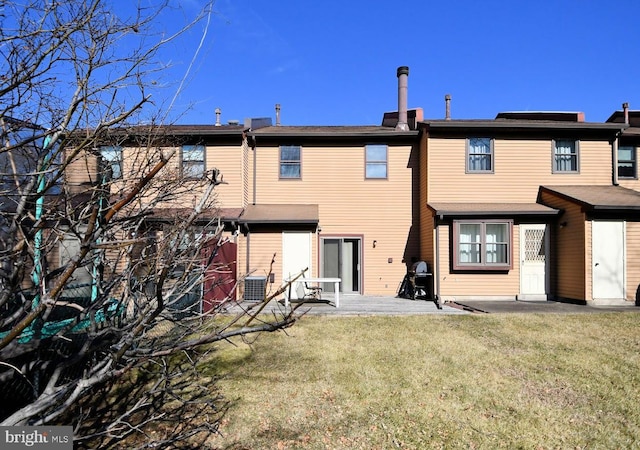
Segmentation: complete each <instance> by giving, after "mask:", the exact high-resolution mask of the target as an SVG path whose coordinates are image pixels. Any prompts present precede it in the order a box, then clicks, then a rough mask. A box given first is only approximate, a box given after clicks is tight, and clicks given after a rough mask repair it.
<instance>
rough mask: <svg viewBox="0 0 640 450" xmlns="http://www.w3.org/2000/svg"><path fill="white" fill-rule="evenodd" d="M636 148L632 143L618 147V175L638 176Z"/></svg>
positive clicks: (624, 176)
mask: <svg viewBox="0 0 640 450" xmlns="http://www.w3.org/2000/svg"><path fill="white" fill-rule="evenodd" d="M636 154H637V153H636V148H635V147H632V146H630V145H621V146H620V147H618V177H619V178H637V177H638V170H637V160H636Z"/></svg>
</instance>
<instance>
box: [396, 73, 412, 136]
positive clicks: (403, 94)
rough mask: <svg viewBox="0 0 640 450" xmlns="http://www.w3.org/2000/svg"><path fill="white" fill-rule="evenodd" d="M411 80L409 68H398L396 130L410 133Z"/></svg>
mask: <svg viewBox="0 0 640 450" xmlns="http://www.w3.org/2000/svg"><path fill="white" fill-rule="evenodd" d="M408 78H409V68H408V67H407V66H400V67H398V123H397V125H396V130H399V131H409V124H408V122H407V90H408V88H407V84H408V83H407V79H408Z"/></svg>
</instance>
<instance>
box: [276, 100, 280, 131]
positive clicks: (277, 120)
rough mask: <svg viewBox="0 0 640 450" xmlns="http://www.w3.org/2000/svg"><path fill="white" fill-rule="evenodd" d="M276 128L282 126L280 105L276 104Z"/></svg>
mask: <svg viewBox="0 0 640 450" xmlns="http://www.w3.org/2000/svg"><path fill="white" fill-rule="evenodd" d="M276 126H277V127H279V126H280V103H276Z"/></svg>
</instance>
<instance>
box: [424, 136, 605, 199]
mask: <svg viewBox="0 0 640 450" xmlns="http://www.w3.org/2000/svg"><path fill="white" fill-rule="evenodd" d="M428 145H429V149H428V150H429V166H428V171H429V181H428V182H429V185H428V192H429V202H438V201H447V202H512V203H519V202H522V203H524V202H535V199H536V196H537V193H538V187H539V186H541V185H587V184H593V185H608V184H611V172H610V170H603V167H604V168H606V167H611V145H610V144H609V143H608V142H605V141H580V163H579V164H580V172H579V173H578V174H573V173H571V174H554V173H552V146H551V145H552V144H551V140H550V139H549V140H506V139H496V140H495V141H494V151H495V157H494V173H487V174H470V173H465V164H466V160H465V139H433V138H432V139H430V140H429V143H428Z"/></svg>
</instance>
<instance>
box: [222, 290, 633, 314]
mask: <svg viewBox="0 0 640 450" xmlns="http://www.w3.org/2000/svg"><path fill="white" fill-rule="evenodd" d="M252 305H255V303H240V304H238V305H237V306H234V307H232V308H230V309H228V312H232V313H233V312H237V311H239V310H240V309H241V308H247V307H249V306H252ZM290 307H292V308H297V312H299V313H305V314H314V315H331V316H375V315H387V316H398V315H421V314H487V313H490V314H509V313H511V314H512V313H530V314H578V313H598V312H640V307H636V306H634V305H633V304H631V303H630V304H629V305H627V306H614V305H609V306H591V305H577V304H571V303H562V302H554V301H517V300H499V301H489V300H468V301H460V302H455V303H445V304H443V305H442V309H438V308H437V306H436V304H435V303H434V302H433V301H426V300H410V299H405V298H398V297H384V296H367V295H348V294H347V295H341V296H340V307H339V308H336V307H335V303H334V301H333V297H332V294H330V293H328V294H323V299H322V300H321V301H307V302H304V303H301V302H298V301H292V302H291V304H290ZM285 308H286V306H285V303H284V300H278V301H275V300H274V301H271V302H270V303H269V304H268V305H267V306H266V307H265V309H264V312H265V313H272V312H280V311H284V310H285Z"/></svg>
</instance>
